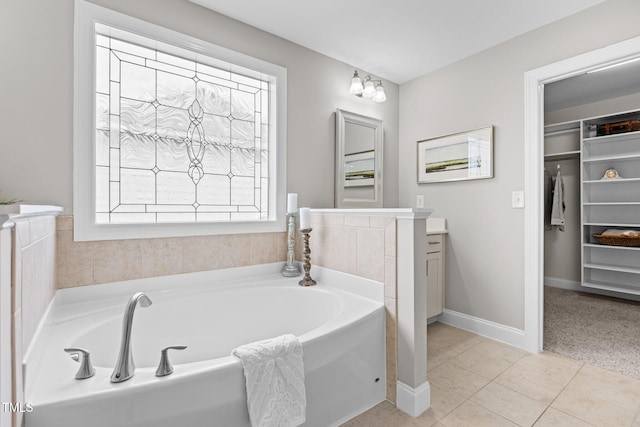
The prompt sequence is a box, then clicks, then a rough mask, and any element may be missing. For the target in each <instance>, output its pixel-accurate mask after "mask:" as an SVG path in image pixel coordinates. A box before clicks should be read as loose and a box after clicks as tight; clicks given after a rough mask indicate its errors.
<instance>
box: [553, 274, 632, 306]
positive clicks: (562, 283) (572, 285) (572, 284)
mask: <svg viewBox="0 0 640 427" xmlns="http://www.w3.org/2000/svg"><path fill="white" fill-rule="evenodd" d="M544 285H545V286H551V287H552V288H559V289H566V290H569V291H580V292H586V293H589V294H595V295H604V296H606V297H613V298H621V299H626V300H631V301H640V295H634V294H627V293H623V292H613V291H607V290H605V289H596V288H587V287H585V286H582V285H581V284H580V282H576V281H575V280H567V279H558V278H557V277H548V276H545V277H544Z"/></svg>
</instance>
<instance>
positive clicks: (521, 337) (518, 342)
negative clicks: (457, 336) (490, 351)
mask: <svg viewBox="0 0 640 427" xmlns="http://www.w3.org/2000/svg"><path fill="white" fill-rule="evenodd" d="M439 320H440V322H442V323H446V324H447V325H451V326H455V327H456V328H460V329H464V330H465V331H469V332H473V333H475V334H478V335H482V336H484V337H487V338H491V339H493V340H496V341H500V342H503V343H505V344H509V345H512V346H514V347H518V348H521V349H523V350H526V349H527V347H526V343H525V334H524V331H523V330H522V329H517V328H513V327H511V326H506V325H502V324H500V323H495V322H491V321H489V320H484V319H480V318H479V317H474V316H469V315H468V314H464V313H459V312H457V311H453V310H449V309H446V308H445V309H444V311H443V312H442V314H441V315H440V319H439Z"/></svg>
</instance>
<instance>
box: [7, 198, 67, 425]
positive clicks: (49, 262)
mask: <svg viewBox="0 0 640 427" xmlns="http://www.w3.org/2000/svg"><path fill="white" fill-rule="evenodd" d="M15 207H18V208H19V206H15ZM30 208H33V209H31V211H30V212H26V213H23V212H22V210H21V209H18V211H16V213H11V214H9V220H10V221H12V222H13V224H14V226H13V232H12V236H11V237H12V245H11V247H12V250H11V252H12V253H11V255H12V258H13V259H12V262H11V264H10V268H11V278H12V280H11V293H12V295H11V329H12V333H11V339H12V351H11V353H12V365H13V366H12V376H13V386H12V394H13V397H12V399H13V402H14V403H22V404H24V403H25V399H24V389H23V369H22V360H23V356H24V354H25V353H26V351H27V349H28V347H29V345H30V344H31V341H32V340H33V337H34V335H35V333H36V329H37V328H38V325H39V323H40V320H41V319H42V317H43V315H44V313H45V311H46V310H47V307H48V305H49V302H50V301H51V299H52V298H53V295H54V293H55V291H56V286H55V237H56V235H55V229H56V226H55V224H56V215H57V214H58V212H57V211H50V210H49V209H59V208H56V207H51V206H46V207H42V209H41V210H42V212H37V208H38V207H37V206H31V207H30ZM34 209H35V211H34ZM59 210H61V209H59ZM3 268H4V267H3ZM13 415H14V419H13V423H14V424H13V425H15V426H20V425H21V423H22V415H23V413H22V412H14V414H13Z"/></svg>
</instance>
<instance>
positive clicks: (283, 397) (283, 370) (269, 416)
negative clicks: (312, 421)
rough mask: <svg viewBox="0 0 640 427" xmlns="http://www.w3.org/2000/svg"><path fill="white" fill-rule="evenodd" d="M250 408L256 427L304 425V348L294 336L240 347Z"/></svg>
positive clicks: (234, 353) (252, 421)
mask: <svg viewBox="0 0 640 427" xmlns="http://www.w3.org/2000/svg"><path fill="white" fill-rule="evenodd" d="M232 354H233V355H235V356H237V357H239V358H240V360H241V361H242V367H243V369H244V376H245V379H246V385H247V406H248V408H249V418H250V419H251V425H252V426H253V427H295V426H299V425H300V424H302V423H304V422H305V414H306V404H307V399H306V394H305V387H304V365H303V360H302V345H301V344H300V341H299V340H298V338H296V337H295V336H294V335H291V334H287V335H282V336H279V337H276V338H272V339H268V340H264V341H257V342H254V343H251V344H247V345H243V346H240V347H238V348H236V349H234V350H233V351H232Z"/></svg>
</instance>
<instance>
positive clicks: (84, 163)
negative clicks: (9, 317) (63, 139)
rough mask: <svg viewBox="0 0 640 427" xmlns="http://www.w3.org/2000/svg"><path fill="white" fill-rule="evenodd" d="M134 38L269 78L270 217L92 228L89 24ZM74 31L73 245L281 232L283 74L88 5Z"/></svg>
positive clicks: (79, 5) (82, 4) (81, 6)
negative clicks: (272, 180)
mask: <svg viewBox="0 0 640 427" xmlns="http://www.w3.org/2000/svg"><path fill="white" fill-rule="evenodd" d="M96 23H100V24H104V25H107V26H109V27H114V28H115V29H121V30H124V31H127V32H130V33H134V34H140V35H142V36H144V37H147V38H151V39H154V40H156V41H158V42H161V43H166V44H168V45H172V46H177V47H179V48H183V49H187V50H189V51H192V52H195V53H196V54H201V55H205V56H207V57H209V58H213V59H214V60H216V61H220V63H221V64H226V65H227V66H228V67H229V68H230V70H232V71H240V73H241V74H242V73H245V74H246V73H247V72H249V73H253V74H254V75H255V76H260V75H261V74H262V76H263V77H264V76H270V77H272V78H273V79H274V81H275V84H271V85H270V86H271V87H273V86H275V89H271V92H270V110H271V112H272V113H271V114H274V113H275V117H276V119H275V122H273V119H272V118H270V122H269V123H270V124H269V133H270V138H273V141H275V143H274V145H273V146H274V147H275V153H273V152H270V166H269V167H270V168H273V169H275V172H274V173H273V174H270V176H269V179H275V185H273V186H270V191H269V203H270V204H273V205H274V215H273V218H271V219H269V220H260V221H220V222H193V223H149V224H96V222H95V212H96V209H95V201H96V200H95V194H94V193H95V188H96V186H95V183H96V181H95V174H96V172H95V169H96V166H95V155H96V154H95V99H96V94H95V63H96V61H95V51H96V48H95V41H96V40H95V34H96V31H95V24H96ZM74 24H75V31H74V52H75V58H74V138H73V139H74V140H73V165H74V169H73V199H74V200H73V213H74V239H75V240H76V241H91V240H116V239H138V238H155V237H176V236H198V235H212V234H240V233H262V232H281V231H285V221H284V218H285V215H286V214H285V205H286V145H287V141H286V129H287V127H286V124H287V123H286V117H287V109H286V108H287V105H286V99H287V70H286V68H284V67H281V66H279V65H275V64H271V63H269V62H266V61H263V60H261V59H257V58H254V57H251V56H248V55H245V54H242V53H239V52H236V51H233V50H231V49H227V48H224V47H221V46H218V45H215V44H212V43H209V42H206V41H203V40H200V39H197V38H194V37H191V36H188V35H185V34H182V33H179V32H176V31H173V30H169V29H167V28H164V27H160V26H158V25H155V24H152V23H149V22H146V21H143V20H140V19H137V18H133V17H131V16H128V15H124V14H122V13H119V12H115V11H112V10H110V9H106V8H104V7H101V6H97V5H94V4H92V3H89V2H86V1H84V0H77V1H76V2H75V23H74Z"/></svg>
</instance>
